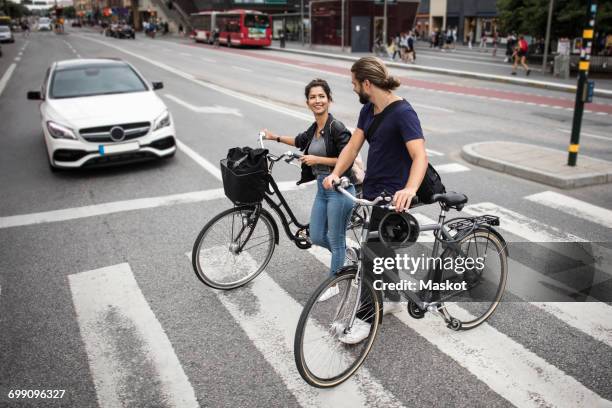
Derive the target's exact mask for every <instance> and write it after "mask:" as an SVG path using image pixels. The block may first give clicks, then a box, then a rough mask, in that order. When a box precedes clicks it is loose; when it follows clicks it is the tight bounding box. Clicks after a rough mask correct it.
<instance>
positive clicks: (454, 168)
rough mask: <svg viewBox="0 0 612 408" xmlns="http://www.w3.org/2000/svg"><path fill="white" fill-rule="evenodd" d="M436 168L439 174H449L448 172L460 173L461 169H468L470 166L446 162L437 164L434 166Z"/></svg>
mask: <svg viewBox="0 0 612 408" xmlns="http://www.w3.org/2000/svg"><path fill="white" fill-rule="evenodd" d="M435 167H436V170H437V171H438V173H440V174H449V173H460V172H463V171H470V168H469V167H467V166H464V165H463V164H459V163H447V164H438V165H436V166H435Z"/></svg>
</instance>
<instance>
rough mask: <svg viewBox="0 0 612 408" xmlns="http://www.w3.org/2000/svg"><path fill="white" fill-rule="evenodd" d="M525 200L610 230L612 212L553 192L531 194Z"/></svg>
mask: <svg viewBox="0 0 612 408" xmlns="http://www.w3.org/2000/svg"><path fill="white" fill-rule="evenodd" d="M525 199H526V200H529V201H533V202H534V203H538V204H541V205H545V206H547V207H550V208H554V209H555V210H558V211H561V212H564V213H566V214H569V215H573V216H576V217H578V218H582V219H584V220H587V221H590V222H592V223H594V224H599V225H603V226H604V227H607V228H612V211H611V210H608V209H606V208H603V207H599V206H596V205H593V204H589V203H587V202H585V201H582V200H577V199H575V198H573V197H569V196H566V195H564V194H559V193H555V192H554V191H544V192H542V193H537V194H532V195H529V196H527V197H525Z"/></svg>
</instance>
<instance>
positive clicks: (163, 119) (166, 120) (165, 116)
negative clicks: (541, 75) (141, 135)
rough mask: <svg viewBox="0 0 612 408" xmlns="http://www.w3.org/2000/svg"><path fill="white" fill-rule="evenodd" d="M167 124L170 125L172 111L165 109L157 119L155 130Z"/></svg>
mask: <svg viewBox="0 0 612 408" xmlns="http://www.w3.org/2000/svg"><path fill="white" fill-rule="evenodd" d="M166 126H170V112H168V111H165V112H164V113H162V114H161V115H160V116H159V117H158V118H157V119H155V127H154V128H153V131H154V132H155V131H156V130H159V129H162V128H165V127H166Z"/></svg>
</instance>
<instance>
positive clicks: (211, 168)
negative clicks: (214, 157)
mask: <svg viewBox="0 0 612 408" xmlns="http://www.w3.org/2000/svg"><path fill="white" fill-rule="evenodd" d="M176 145H177V146H178V148H179V149H181V151H182V152H183V153H185V154H186V155H187V156H189V157H191V158H192V159H193V161H195V162H196V163H198V164H199V165H200V166H202V168H204V170H206V171H207V172H209V173H210V174H211V175H212V176H213V177H214V178H216V179H217V180H219V181H221V170H219V169H218V168H217V166H215V165H214V164H212V163H211V162H209V161H208V160H206V159H205V158H204V157H202V156H200V155H199V154H198V153H196V152H195V150H193V149H192V148H191V147H189V146H187V145H186V144H185V143H183V142H181V141H180V140H178V139H177V141H176Z"/></svg>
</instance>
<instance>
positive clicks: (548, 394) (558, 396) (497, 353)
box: [258, 220, 612, 408]
mask: <svg viewBox="0 0 612 408" xmlns="http://www.w3.org/2000/svg"><path fill="white" fill-rule="evenodd" d="M430 221H431V220H430ZM311 253H312V254H313V255H315V256H316V254H317V253H318V251H317V252H311ZM317 259H318V260H319V261H320V262H322V263H324V262H326V261H327V258H319V257H317ZM325 265H328V264H327V263H325ZM258 279H259V278H258ZM457 309H458V307H455V308H454V310H457ZM463 313H464V315H461V316H456V317H457V318H459V319H465V320H468V319H469V318H470V316H469V313H468V312H467V311H463ZM395 316H396V317H397V318H398V319H399V320H400V321H401V322H402V323H404V324H405V325H406V326H408V327H410V328H411V329H413V330H415V331H416V332H417V333H418V334H419V335H420V336H422V337H424V338H425V339H426V340H428V341H429V342H430V343H432V344H434V345H435V346H436V347H438V348H439V349H440V350H441V351H442V352H443V353H445V354H447V355H448V356H450V357H451V358H453V359H454V360H455V361H457V362H458V363H459V364H460V365H461V366H462V367H464V368H466V369H467V370H468V371H470V372H471V373H472V374H474V375H475V376H476V377H477V378H478V379H479V380H481V381H483V382H484V383H485V384H487V385H488V386H489V387H490V388H491V389H492V390H493V391H495V392H496V393H498V394H499V395H501V396H502V397H504V398H506V399H507V400H508V401H510V402H511V403H513V404H514V405H516V406H519V407H534V408H535V407H537V408H539V407H542V406H598V407H603V406H606V407H607V406H609V407H612V403H611V402H610V401H607V400H604V399H602V398H601V397H600V396H599V395H597V394H596V393H594V392H593V391H591V390H589V389H588V388H586V387H585V386H584V385H582V384H581V383H580V382H578V381H577V380H576V379H574V378H573V377H570V376H568V375H566V374H565V373H564V372H563V371H561V370H559V369H558V368H557V367H555V366H553V365H551V364H549V363H547V362H546V361H545V360H544V359H542V358H541V357H539V356H537V355H536V354H534V353H532V352H531V351H529V350H527V349H526V348H524V347H523V346H522V345H520V344H519V343H517V342H515V341H514V340H512V339H511V338H510V337H508V336H506V335H505V334H503V333H501V332H499V331H497V330H496V329H495V328H493V327H492V326H490V325H489V324H487V323H484V324H482V325H481V326H479V327H478V328H477V329H474V330H470V331H466V332H462V333H457V332H454V331H451V330H449V329H448V328H446V326H445V325H443V324H441V321H440V319H438V318H437V317H433V316H432V315H430V314H427V315H426V318H425V319H421V320H415V319H413V318H411V317H410V316H409V315H408V312H407V311H406V310H402V311H401V312H400V313H396V314H395Z"/></svg>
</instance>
